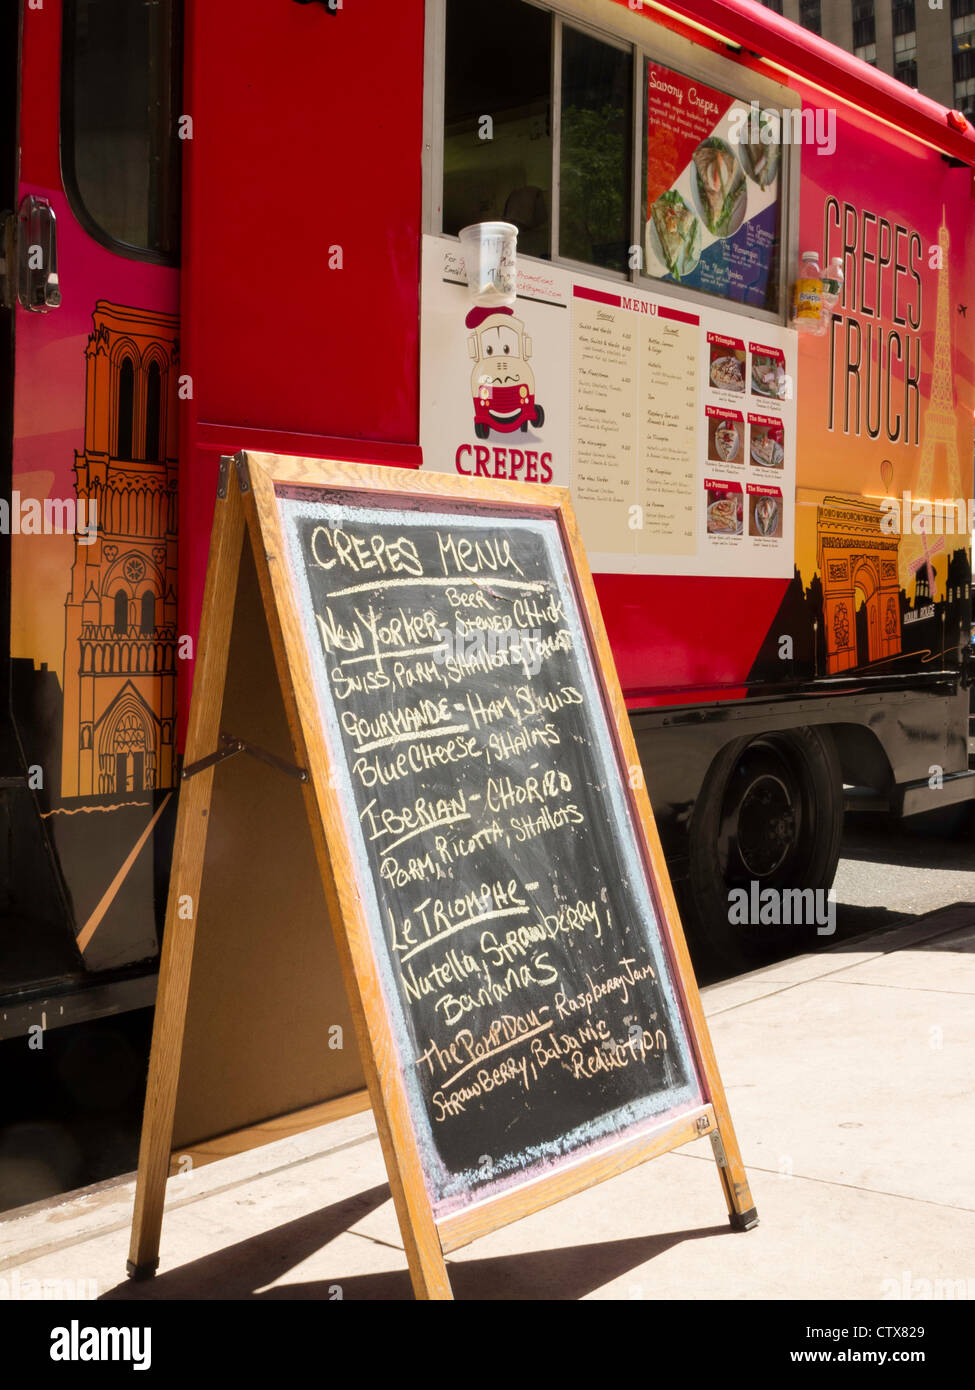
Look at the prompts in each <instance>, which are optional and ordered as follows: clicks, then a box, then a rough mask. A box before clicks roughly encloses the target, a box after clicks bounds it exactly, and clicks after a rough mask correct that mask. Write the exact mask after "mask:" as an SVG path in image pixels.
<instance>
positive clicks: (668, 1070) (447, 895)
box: [279, 490, 700, 1210]
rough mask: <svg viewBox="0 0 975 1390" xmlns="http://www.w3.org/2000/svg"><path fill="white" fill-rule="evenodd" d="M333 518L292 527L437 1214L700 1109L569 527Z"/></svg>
mask: <svg viewBox="0 0 975 1390" xmlns="http://www.w3.org/2000/svg"><path fill="white" fill-rule="evenodd" d="M329 495H330V494H327V493H322V494H318V495H317V496H316V500H312V501H310V500H308V494H307V491H304V490H303V491H300V492H296V493H295V494H293V495H291V496H288V495H286V490H282V492H281V495H280V496H279V506H280V508H281V513H282V517H283V520H284V525H285V534H286V536H287V538H288V545H289V549H290V561H291V565H292V567H293V570H294V573H295V576H296V578H297V581H298V582H297V586H296V588H297V592H298V594H299V596H300V611H301V618H302V623H303V625H304V628H305V638H306V643H307V646H308V650H309V652H310V653H311V655H312V659H313V677H314V680H315V683H316V687H317V692H318V699H319V705H320V710H321V715H322V721H323V725H324V728H325V732H326V737H327V742H328V745H329V748H330V752H331V756H332V759H333V763H334V766H335V775H336V782H337V785H338V787H339V794H340V798H341V800H342V803H343V814H344V815H345V817H346V819H347V822H348V825H349V827H350V831H351V839H352V842H353V846H354V850H355V854H356V858H357V861H358V872H359V880H360V881H359V885H358V889H359V891H360V893H361V894H362V897H363V900H364V902H366V904H367V907H368V913H367V915H368V918H369V922H370V932H371V935H372V941H373V948H374V952H375V955H376V958H377V961H378V963H379V967H380V972H381V976H382V981H383V988H384V994H385V999H386V1006H387V1009H388V1011H389V1015H390V1018H391V1020H392V1023H393V1030H394V1035H395V1037H396V1039H397V1045H398V1048H399V1053H400V1065H401V1066H402V1068H403V1072H404V1075H405V1078H406V1082H407V1091H408V1094H409V1097H410V1104H411V1110H412V1112H413V1121H414V1125H415V1128H416V1132H417V1135H418V1138H419V1141H420V1149H421V1154H422V1158H423V1165H424V1172H425V1177H426V1181H427V1183H428V1185H429V1187H430V1190H431V1195H432V1197H433V1200H434V1202H435V1203H436V1204H439V1209H440V1210H446V1209H449V1208H450V1207H451V1206H453V1205H456V1204H457V1203H458V1202H460V1201H464V1200H467V1199H468V1198H469V1196H470V1195H471V1194H477V1193H481V1192H483V1191H485V1190H487V1189H489V1188H492V1187H496V1186H497V1185H499V1184H501V1185H504V1184H506V1183H509V1182H511V1181H513V1180H515V1179H517V1178H518V1177H519V1176H523V1175H524V1174H525V1171H526V1170H535V1169H536V1168H537V1167H539V1166H545V1165H550V1164H552V1163H556V1162H558V1160H559V1158H560V1156H562V1155H569V1154H572V1153H574V1152H577V1151H579V1150H582V1149H585V1148H587V1147H590V1146H592V1145H593V1144H596V1143H599V1142H601V1141H607V1140H611V1139H613V1138H615V1137H618V1136H619V1135H620V1134H622V1133H624V1132H625V1131H626V1130H627V1129H628V1128H630V1127H631V1126H633V1125H635V1124H638V1123H641V1122H645V1121H646V1120H647V1119H648V1118H651V1117H655V1116H663V1115H664V1114H666V1113H669V1112H670V1111H671V1110H672V1109H674V1108H675V1107H677V1106H680V1105H684V1104H686V1103H688V1102H692V1101H693V1100H695V1099H696V1098H697V1097H699V1096H700V1086H699V1082H698V1079H697V1076H696V1072H695V1069H694V1065H693V1062H692V1059H691V1056H690V1052H689V1048H688V1044H687V1040H686V1032H685V1025H684V1022H683V1019H682V1016H681V1013H680V1010H679V1006H678V1002H677V998H676V994H675V990H674V987H673V983H672V980H671V975H670V969H669V964H668V961H667V958H666V955H665V952H664V950H663V947H662V944H661V941H660V938H659V935H658V928H657V922H656V917H655V912H654V908H653V903H652V899H651V897H650V892H649V888H648V885H647V881H646V874H645V870H644V868H643V864H642V860H641V858H640V854H639V850H638V848H637V843H636V841H635V838H634V829H633V825H632V823H631V819H630V810H629V805H628V802H627V800H626V797H625V794H624V791H623V787H622V784H621V774H620V770H619V768H618V765H617V759H616V754H615V751H614V746H613V744H612V742H611V737H610V732H609V728H608V724H607V720H606V715H605V712H604V709H603V705H602V699H601V695H600V692H599V688H598V686H597V682H596V678H595V675H594V671H593V664H592V660H591V656H590V652H589V648H588V640H587V638H586V635H585V632H584V629H583V626H582V623H581V621H580V616H579V610H578V606H577V601H576V597H575V591H574V588H573V586H572V584H571V580H570V577H569V574H568V571H567V568H566V563H565V558H564V552H563V549H562V543H561V540H560V537H559V533H558V530H557V525H556V523H555V522H554V520H548V519H546V518H538V517H532V518H531V519H527V518H523V517H516V516H510V515H504V516H500V515H498V516H487V515H484V516H478V515H469V514H462V513H458V514H447V513H442V512H433V511H428V510H424V509H423V508H422V506H421V507H416V508H415V509H414V510H411V511H409V512H404V511H393V510H389V509H384V508H381V507H377V506H376V504H375V500H374V498H372V497H370V498H369V499H368V500H366V499H365V498H363V501H362V503H361V505H359V504H357V502H356V500H355V496H356V495H355V494H341V499H342V500H341V502H340V503H334V502H330V501H327V500H325V499H326V498H327V497H328V496H329ZM331 495H334V494H331ZM318 497H320V498H321V499H322V500H317V498H318Z"/></svg>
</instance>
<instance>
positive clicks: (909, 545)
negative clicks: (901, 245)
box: [900, 207, 968, 599]
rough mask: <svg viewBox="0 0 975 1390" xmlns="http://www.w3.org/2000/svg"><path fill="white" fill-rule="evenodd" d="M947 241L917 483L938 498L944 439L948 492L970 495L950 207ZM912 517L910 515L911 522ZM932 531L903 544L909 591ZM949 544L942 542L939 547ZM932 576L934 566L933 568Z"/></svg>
mask: <svg viewBox="0 0 975 1390" xmlns="http://www.w3.org/2000/svg"><path fill="white" fill-rule="evenodd" d="M938 243H939V245H940V247H941V265H940V269H939V270H938V316H937V323H936V325H935V335H934V365H933V367H932V371H931V394H930V396H929V398H928V401H927V404H926V405H925V407H924V412H923V414H922V417H921V462H920V464H919V465H918V471H917V478H916V480H915V483H914V487H913V489H912V492H913V495H914V497H915V498H916V499H918V500H919V501H932V500H933V496H932V490H933V487H934V461H935V458H936V457H937V452H938V445H939V444H940V445H943V446H944V449H945V452H946V455H947V460H948V492H947V497H948V498H956V497H967V495H968V489H967V488H964V489H963V488H962V481H961V466H960V464H959V460H958V419H957V417H956V415H955V391H954V386H953V384H952V366H951V295H950V293H949V287H950V280H949V274H948V243H949V237H948V228H947V226H946V224H945V209H944V207H942V209H941V229H940V231H939V233H938ZM910 520H911V518H904V523H905V526H906V525H907V524H908V523H909V522H910ZM929 540H930V538H929V537H928V536H915V535H914V534H913V528H912V534H911V535H909V536H905V537H904V539H903V541H902V543H901V547H900V582H901V585H902V587H903V588H904V590H905V591H906V592H909V585H910V581H911V578H912V576H913V575H914V574H915V573H916V572H918V570H919V566H918V565H917V564H915V563H913V562H915V561H918V560H920V561H921V562H922V564H923V563H924V562H925V561H927V562H928V564H930V560H929V556H930V555H931V554H933V551H929V550H928V549H927V546H928V543H929ZM940 548H943V543H942V546H941V547H939V549H940ZM928 575H929V579H930V570H929V571H928ZM930 596H931V598H932V599H933V598H935V597H936V595H935V592H934V585H933V584H932V585H931V595H930Z"/></svg>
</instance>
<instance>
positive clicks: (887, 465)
mask: <svg viewBox="0 0 975 1390" xmlns="http://www.w3.org/2000/svg"><path fill="white" fill-rule="evenodd" d="M880 476H881V477H882V478H883V480H884V490H885V491H886V492H890V480H891V478H892V477H893V476H894V465H893V464H892V463H891V461H890V459H884V461H883V463H882V464H881V465H880Z"/></svg>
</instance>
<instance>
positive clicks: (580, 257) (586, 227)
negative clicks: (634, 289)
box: [559, 25, 633, 270]
mask: <svg viewBox="0 0 975 1390" xmlns="http://www.w3.org/2000/svg"><path fill="white" fill-rule="evenodd" d="M632 73H633V65H632V58H631V56H630V54H629V53H625V52H623V51H622V50H621V49H618V48H611V47H610V46H609V45H608V44H605V43H600V42H599V41H598V40H597V39H592V38H589V36H588V35H586V34H580V33H579V32H578V31H577V30H575V29H570V28H569V27H568V25H566V26H565V27H564V28H563V30H562V131H561V137H562V138H561V153H560V178H559V254H560V255H562V256H567V257H569V258H570V259H572V260H576V261H586V262H587V263H589V264H590V265H599V266H605V268H606V269H607V270H626V269H627V268H628V265H629V258H628V254H627V252H628V248H629V243H630V222H629V219H630V185H631V183H632V177H631V168H632V163H631V154H630V148H631V147H630V138H631V135H630V133H631V129H632V124H633V119H632V109H633V100H632V95H633V76H632Z"/></svg>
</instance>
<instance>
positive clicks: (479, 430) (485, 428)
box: [474, 420, 491, 439]
mask: <svg viewBox="0 0 975 1390" xmlns="http://www.w3.org/2000/svg"><path fill="white" fill-rule="evenodd" d="M490 433H491V426H490V425H482V424H481V422H480V421H479V420H476V421H475V422H474V434H475V436H476V437H477V438H478V439H487V437H488V435H489V434H490Z"/></svg>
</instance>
